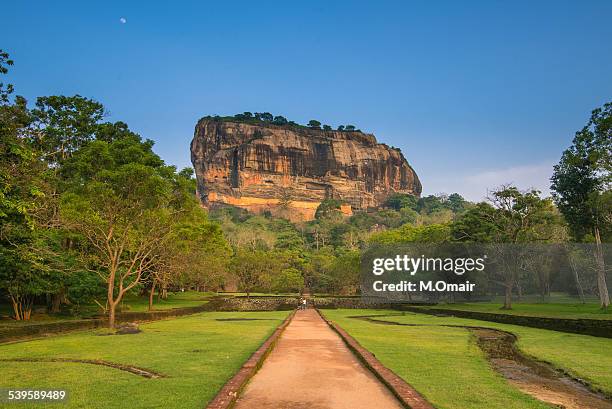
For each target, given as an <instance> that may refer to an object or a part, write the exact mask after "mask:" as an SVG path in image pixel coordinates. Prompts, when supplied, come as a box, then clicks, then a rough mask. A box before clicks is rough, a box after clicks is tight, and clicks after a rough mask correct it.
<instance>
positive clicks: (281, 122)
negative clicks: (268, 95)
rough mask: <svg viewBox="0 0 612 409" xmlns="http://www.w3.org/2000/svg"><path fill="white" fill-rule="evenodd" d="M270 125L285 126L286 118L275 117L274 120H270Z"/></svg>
mask: <svg viewBox="0 0 612 409" xmlns="http://www.w3.org/2000/svg"><path fill="white" fill-rule="evenodd" d="M272 123H273V124H274V125H279V126H283V125H287V118H285V117H284V116H280V115H278V116H275V117H274V119H273V120H272Z"/></svg>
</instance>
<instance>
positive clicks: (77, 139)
mask: <svg viewBox="0 0 612 409" xmlns="http://www.w3.org/2000/svg"><path fill="white" fill-rule="evenodd" d="M32 114H33V116H34V119H35V123H36V125H37V126H38V127H39V129H40V132H39V134H38V135H39V137H38V138H37V143H38V145H39V147H40V149H41V150H42V151H43V152H45V159H46V160H47V162H49V163H52V164H56V163H59V162H61V161H63V160H65V159H67V158H69V157H70V156H71V155H72V154H73V153H74V152H75V151H77V150H78V149H79V148H81V147H83V146H85V144H86V143H88V142H89V141H92V140H93V139H94V136H95V133H96V131H97V129H98V124H99V122H100V121H101V120H102V118H104V107H103V106H102V104H100V103H99V102H97V101H94V100H92V99H88V98H85V97H82V96H80V95H74V96H72V97H66V96H63V95H58V96H55V95H54V96H49V97H39V98H38V99H37V100H36V109H34V110H33V111H32Z"/></svg>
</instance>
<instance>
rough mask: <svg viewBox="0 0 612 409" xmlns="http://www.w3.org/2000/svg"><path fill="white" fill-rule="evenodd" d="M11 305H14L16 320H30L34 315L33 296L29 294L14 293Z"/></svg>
mask: <svg viewBox="0 0 612 409" xmlns="http://www.w3.org/2000/svg"><path fill="white" fill-rule="evenodd" d="M10 297H11V305H12V306H13V318H14V319H15V321H28V320H29V319H30V317H31V315H32V305H33V304H34V299H33V298H31V299H30V298H28V297H27V296H20V295H16V296H15V295H12V294H10Z"/></svg>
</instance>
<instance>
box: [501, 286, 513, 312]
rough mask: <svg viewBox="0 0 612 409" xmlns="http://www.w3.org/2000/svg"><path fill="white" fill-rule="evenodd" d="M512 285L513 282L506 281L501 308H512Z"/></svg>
mask: <svg viewBox="0 0 612 409" xmlns="http://www.w3.org/2000/svg"><path fill="white" fill-rule="evenodd" d="M512 287H514V285H513V283H506V285H505V294H504V306H503V307H502V310H511V309H512Z"/></svg>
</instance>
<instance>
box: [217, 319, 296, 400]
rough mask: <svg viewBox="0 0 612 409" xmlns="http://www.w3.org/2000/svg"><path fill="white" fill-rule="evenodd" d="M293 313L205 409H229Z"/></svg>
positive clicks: (274, 343) (272, 346)
mask: <svg viewBox="0 0 612 409" xmlns="http://www.w3.org/2000/svg"><path fill="white" fill-rule="evenodd" d="M294 315H295V311H293V312H292V313H291V314H289V316H288V317H287V318H285V320H284V321H283V322H282V324H280V325H279V326H278V327H276V329H275V330H274V332H273V333H272V335H270V336H269V337H268V339H266V340H265V341H264V343H263V344H261V346H260V347H259V348H258V349H257V351H255V352H254V353H253V355H251V357H250V358H249V359H248V360H247V361H246V362H245V363H244V364H243V365H242V367H240V369H239V370H238V372H236V374H234V376H232V377H231V378H230V379H229V380H228V381H227V382H226V383H225V385H223V387H222V388H221V390H220V391H219V392H217V394H216V395H215V397H214V398H213V400H211V401H210V403H208V405H206V409H229V408H231V407H233V406H234V404H235V403H236V400H237V399H238V396H239V395H240V392H241V391H242V389H243V388H244V387H245V386H246V384H247V383H248V382H249V380H251V378H252V377H253V376H255V374H256V373H257V371H258V370H259V368H261V365H262V364H263V362H264V360H265V359H266V358H267V357H268V355H269V354H270V352H272V349H274V346H275V345H276V342H277V341H278V339H279V338H280V336H281V334H282V333H283V331H284V330H285V328H287V325H289V323H290V322H291V320H292V319H293V317H294Z"/></svg>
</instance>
